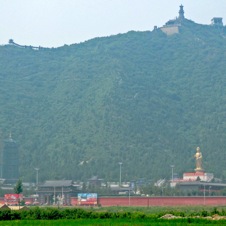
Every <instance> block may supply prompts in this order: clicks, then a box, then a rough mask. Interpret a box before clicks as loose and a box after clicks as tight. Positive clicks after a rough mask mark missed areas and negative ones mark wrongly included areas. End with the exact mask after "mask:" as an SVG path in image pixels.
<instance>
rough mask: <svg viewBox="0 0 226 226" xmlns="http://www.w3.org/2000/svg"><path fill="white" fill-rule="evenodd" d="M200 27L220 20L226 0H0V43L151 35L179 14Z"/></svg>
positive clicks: (225, 14) (224, 14)
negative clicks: (122, 34)
mask: <svg viewBox="0 0 226 226" xmlns="http://www.w3.org/2000/svg"><path fill="white" fill-rule="evenodd" d="M181 4H182V5H183V6H184V11H185V17H186V18H187V19H191V20H193V21H194V22H196V23H199V24H210V23H211V19H212V18H213V17H223V23H224V25H225V24H226V0H180V1H179V0H0V45H5V44H7V43H8V41H9V39H13V40H14V42H16V43H18V44H21V45H32V46H42V47H50V48H51V47H59V46H63V45H65V44H67V45H70V44H74V43H80V42H84V41H87V40H89V39H92V38H95V37H106V36H110V35H117V34H119V33H126V32H128V31H131V30H133V31H148V30H149V31H152V30H153V28H154V26H158V27H161V26H163V25H164V24H165V23H166V22H167V21H168V20H170V19H174V18H176V17H177V16H178V11H179V6H180V5H181Z"/></svg>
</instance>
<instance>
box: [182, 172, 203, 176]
mask: <svg viewBox="0 0 226 226" xmlns="http://www.w3.org/2000/svg"><path fill="white" fill-rule="evenodd" d="M204 175H205V173H204V172H188V173H184V176H204Z"/></svg>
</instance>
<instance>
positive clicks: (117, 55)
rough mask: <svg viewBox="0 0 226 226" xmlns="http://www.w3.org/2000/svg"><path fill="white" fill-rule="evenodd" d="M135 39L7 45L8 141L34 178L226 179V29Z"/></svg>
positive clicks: (0, 84) (4, 128)
mask: <svg viewBox="0 0 226 226" xmlns="http://www.w3.org/2000/svg"><path fill="white" fill-rule="evenodd" d="M179 29H180V32H179V34H174V35H171V36H167V35H166V34H165V33H163V32H162V31H161V29H155V30H153V31H152V32H150V31H147V32H133V31H131V32H128V33H126V34H119V35H115V36H110V37H105V38H95V39H92V40H89V41H87V42H84V43H80V44H74V45H70V46H67V45H65V46H63V47H60V48H52V49H48V48H41V49H40V50H34V49H32V48H21V47H18V46H15V45H5V46H0V106H1V107H0V131H1V137H2V138H1V139H2V140H3V139H5V138H7V137H8V134H9V133H10V132H12V136H13V138H14V139H15V140H16V141H17V142H18V144H19V147H20V163H21V165H20V175H21V176H22V177H23V178H24V180H27V181H28V180H33V181H34V180H35V170H34V167H39V168H40V171H39V175H40V180H45V179H62V178H65V179H74V180H86V179H88V178H90V177H91V176H93V175H98V176H99V177H101V178H104V179H106V180H115V181H118V180H119V164H118V163H119V162H123V165H122V180H126V181H128V180H132V179H136V178H141V177H142V178H148V179H158V178H170V177H171V168H170V165H171V164H174V165H175V168H174V171H175V172H177V173H178V174H179V175H180V176H181V174H182V173H183V172H185V171H193V170H194V168H195V160H194V154H195V149H196V147H197V146H200V148H201V151H202V154H203V167H204V169H205V170H206V171H207V172H211V173H214V174H215V175H216V176H218V177H221V178H224V176H226V169H225V161H226V151H225V147H226V120H225V115H226V91H225V90H226V63H225V62H226V28H225V27H221V28H219V27H214V26H207V25H199V24H196V23H194V22H192V21H189V20H185V21H184V22H183V24H182V25H181V26H180V27H179Z"/></svg>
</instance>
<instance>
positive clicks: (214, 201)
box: [71, 196, 226, 207]
mask: <svg viewBox="0 0 226 226" xmlns="http://www.w3.org/2000/svg"><path fill="white" fill-rule="evenodd" d="M98 203H99V204H100V205H101V206H147V207H148V206H180V205H181V206H182V205H183V206H185V205H186V206H187V205H191V206H198V205H212V206H219V205H221V206H222V205H226V197H201V196H199V197H130V198H129V197H100V198H98ZM71 205H73V206H76V205H77V198H74V197H72V198H71Z"/></svg>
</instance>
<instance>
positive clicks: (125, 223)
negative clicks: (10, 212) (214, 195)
mask: <svg viewBox="0 0 226 226" xmlns="http://www.w3.org/2000/svg"><path fill="white" fill-rule="evenodd" d="M0 225H4V226H14V225H19V226H22V225H25V226H26V225H31V226H32V225H34V226H43V225H44V226H52V225H54V226H64V225H66V226H67V225H81V226H82V225H86V226H102V225H103V226H112V225H119V226H164V225H166V226H170V225H171V226H173V225H174V226H179V225H183V226H186V225H189V226H195V225H215V226H220V225H226V221H209V220H203V219H176V220H126V219H123V220H119V219H117V220H112V219H107V220H106V219H104V220H100V219H95V220H94V219H92V220H90V219H82V220H21V221H0Z"/></svg>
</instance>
